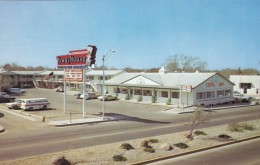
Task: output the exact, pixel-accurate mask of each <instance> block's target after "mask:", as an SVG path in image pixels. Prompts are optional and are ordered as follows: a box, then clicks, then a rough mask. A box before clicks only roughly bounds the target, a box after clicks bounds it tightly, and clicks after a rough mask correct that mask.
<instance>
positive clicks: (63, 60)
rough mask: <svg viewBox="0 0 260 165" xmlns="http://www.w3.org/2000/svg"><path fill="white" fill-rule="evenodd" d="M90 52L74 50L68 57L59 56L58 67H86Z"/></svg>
mask: <svg viewBox="0 0 260 165" xmlns="http://www.w3.org/2000/svg"><path fill="white" fill-rule="evenodd" d="M89 55H90V52H89V51H88V50H87V49H83V50H73V51H70V52H69V54H68V55H62V56H57V57H56V59H57V63H58V67H64V66H84V65H86V64H87V61H88V56H89Z"/></svg>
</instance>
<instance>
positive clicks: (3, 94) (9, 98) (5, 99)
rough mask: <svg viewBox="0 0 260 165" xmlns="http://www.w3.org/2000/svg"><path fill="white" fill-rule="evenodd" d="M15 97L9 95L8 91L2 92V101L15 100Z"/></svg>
mask: <svg viewBox="0 0 260 165" xmlns="http://www.w3.org/2000/svg"><path fill="white" fill-rule="evenodd" d="M14 101H15V97H11V96H9V95H8V94H7V93H6V92H0V102H14Z"/></svg>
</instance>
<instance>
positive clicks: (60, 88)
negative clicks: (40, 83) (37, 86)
mask: <svg viewBox="0 0 260 165" xmlns="http://www.w3.org/2000/svg"><path fill="white" fill-rule="evenodd" d="M54 90H55V91H56V92H64V87H63V86H59V87H57V88H55V89H54Z"/></svg>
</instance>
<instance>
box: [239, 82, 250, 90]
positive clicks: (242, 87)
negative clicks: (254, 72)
mask: <svg viewBox="0 0 260 165" xmlns="http://www.w3.org/2000/svg"><path fill="white" fill-rule="evenodd" d="M239 88H240V89H251V83H240V84H239Z"/></svg>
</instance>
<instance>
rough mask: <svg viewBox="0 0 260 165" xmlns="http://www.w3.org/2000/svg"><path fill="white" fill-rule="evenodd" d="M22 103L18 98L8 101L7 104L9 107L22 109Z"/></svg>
mask: <svg viewBox="0 0 260 165" xmlns="http://www.w3.org/2000/svg"><path fill="white" fill-rule="evenodd" d="M21 103H22V100H17V101H15V102H11V103H6V106H7V107H8V108H9V109H20V108H21Z"/></svg>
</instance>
